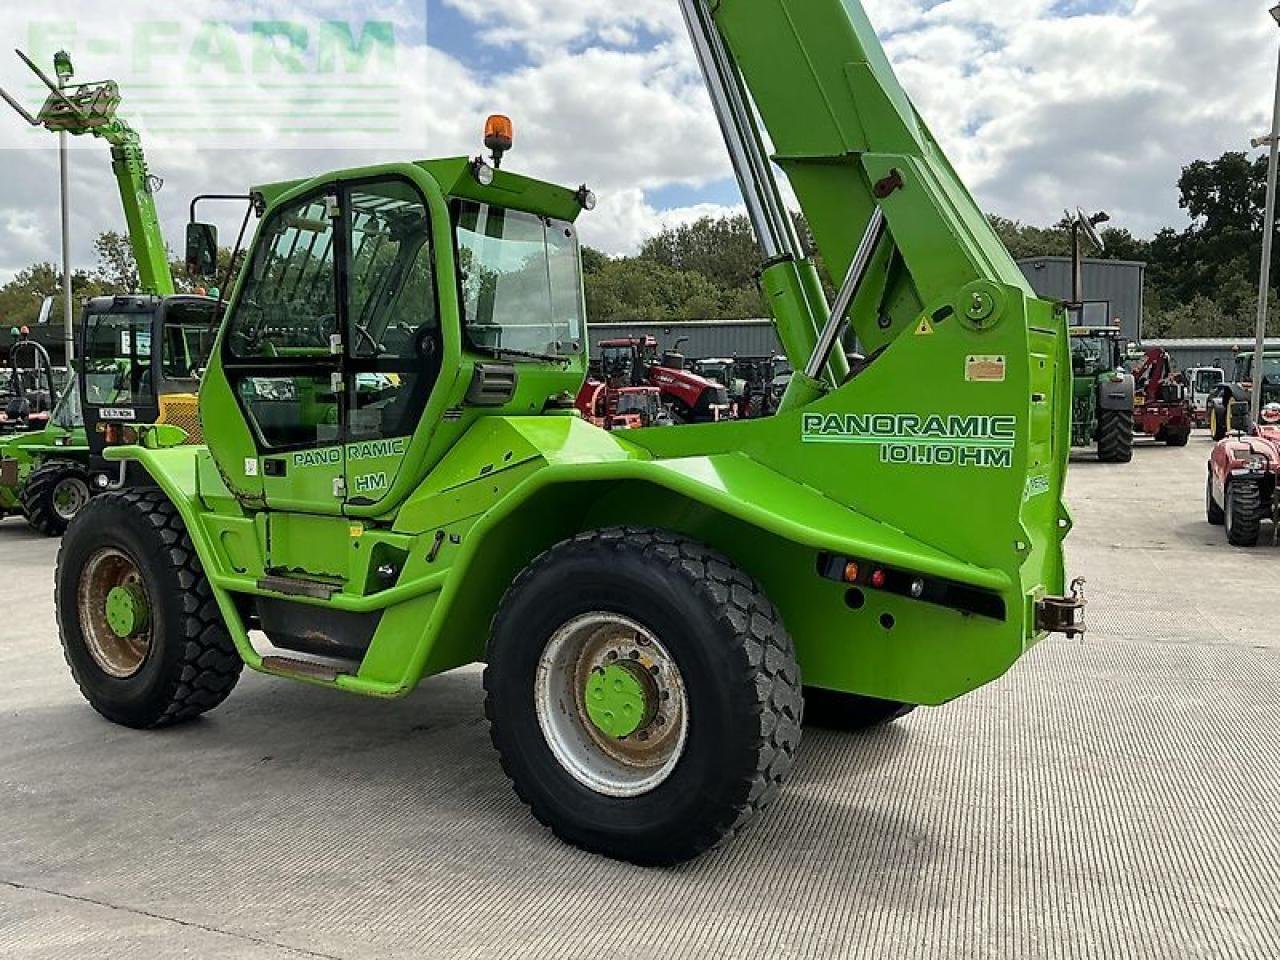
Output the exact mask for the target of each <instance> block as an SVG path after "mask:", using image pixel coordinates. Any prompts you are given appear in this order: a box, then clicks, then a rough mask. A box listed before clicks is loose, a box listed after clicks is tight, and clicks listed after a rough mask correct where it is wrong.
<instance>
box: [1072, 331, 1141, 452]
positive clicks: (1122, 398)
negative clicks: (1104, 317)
mask: <svg viewBox="0 0 1280 960" xmlns="http://www.w3.org/2000/svg"><path fill="white" fill-rule="evenodd" d="M1124 350H1125V343H1124V340H1123V338H1122V337H1121V334H1120V330H1119V328H1118V327H1072V328H1071V372H1072V389H1071V445H1072V446H1073V447H1089V446H1093V445H1094V444H1095V443H1096V444H1097V446H1098V459H1099V460H1100V461H1101V462H1102V463H1128V462H1129V461H1130V460H1132V459H1133V433H1134V424H1133V419H1134V381H1133V374H1131V373H1130V372H1129V370H1128V367H1127V366H1126V364H1125V353H1124Z"/></svg>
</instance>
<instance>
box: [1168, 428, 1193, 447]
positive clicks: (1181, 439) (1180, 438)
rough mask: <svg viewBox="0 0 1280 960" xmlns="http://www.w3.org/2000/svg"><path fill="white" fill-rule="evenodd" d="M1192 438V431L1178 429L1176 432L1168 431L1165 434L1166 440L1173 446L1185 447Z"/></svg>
mask: <svg viewBox="0 0 1280 960" xmlns="http://www.w3.org/2000/svg"><path fill="white" fill-rule="evenodd" d="M1190 439H1191V431H1190V430H1186V431H1181V430H1180V431H1178V432H1176V433H1168V434H1166V435H1165V438H1164V442H1165V443H1167V444H1168V445H1169V446H1171V447H1185V446H1186V445H1187V442H1188V441H1189V440H1190Z"/></svg>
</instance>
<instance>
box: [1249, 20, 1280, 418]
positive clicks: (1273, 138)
mask: <svg viewBox="0 0 1280 960" xmlns="http://www.w3.org/2000/svg"><path fill="white" fill-rule="evenodd" d="M1271 17H1272V19H1273V20H1275V22H1276V24H1277V25H1280V3H1278V4H1276V5H1275V6H1274V7H1272V8H1271ZM1263 144H1267V145H1269V146H1270V148H1271V160H1270V162H1269V164H1268V166H1267V206H1266V211H1265V213H1264V214H1263V218H1262V269H1261V270H1260V271H1259V276H1258V328H1257V330H1256V331H1255V333H1256V336H1255V342H1254V349H1253V396H1252V397H1251V398H1250V403H1249V416H1250V418H1251V421H1252V422H1253V423H1257V422H1258V421H1259V417H1260V414H1261V413H1262V377H1263V373H1264V370H1265V364H1264V363H1263V356H1262V355H1263V352H1264V351H1265V350H1266V346H1267V306H1268V305H1267V300H1268V299H1269V297H1270V294H1271V247H1272V242H1273V241H1274V239H1275V232H1276V177H1277V173H1278V171H1280V64H1278V65H1277V66H1276V99H1275V107H1274V108H1273V110H1272V113H1271V132H1270V133H1269V134H1268V135H1267V136H1265V137H1262V138H1260V139H1257V140H1254V141H1253V145H1254V146H1255V147H1260V146H1262V145H1263Z"/></svg>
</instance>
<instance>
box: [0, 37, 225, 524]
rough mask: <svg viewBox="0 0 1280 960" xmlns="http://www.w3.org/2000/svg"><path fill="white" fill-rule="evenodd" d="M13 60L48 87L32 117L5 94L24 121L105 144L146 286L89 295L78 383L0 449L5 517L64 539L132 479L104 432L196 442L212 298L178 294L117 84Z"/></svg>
mask: <svg viewBox="0 0 1280 960" xmlns="http://www.w3.org/2000/svg"><path fill="white" fill-rule="evenodd" d="M18 56H19V57H20V58H21V59H22V61H23V62H24V63H25V64H26V65H27V66H28V67H30V68H31V70H32V71H33V72H34V73H35V74H36V76H38V77H39V78H40V79H41V80H42V81H43V82H44V84H45V85H46V86H47V87H48V88H49V95H48V97H47V99H46V100H45V103H44V105H43V107H42V108H41V110H40V112H39V113H38V114H37V115H36V116H32V115H31V114H30V113H28V112H27V110H26V109H25V108H24V107H23V106H22V105H21V104H20V103H19V102H18V101H17V100H16V99H15V98H14V97H12V96H11V95H10V94H9V93H8V92H7V91H5V90H3V89H0V96H2V97H3V98H4V99H5V100H6V101H7V102H8V103H9V105H10V106H12V107H13V109H14V110H16V111H17V112H18V113H19V114H20V115H21V116H22V117H23V119H25V120H26V121H27V122H28V123H30V124H31V125H32V126H39V127H44V128H45V129H47V130H49V131H51V132H54V133H69V134H72V135H75V136H80V135H84V134H89V135H92V136H94V137H97V138H99V139H101V140H104V141H106V142H107V143H108V144H109V145H110V147H111V167H112V171H113V172H114V173H115V177H116V186H117V188H118V190H119V193H120V200H121V205H122V207H123V209H124V214H125V221H126V223H127V225H128V231H129V241H130V247H131V249H132V251H133V255H134V259H135V261H136V262H137V265H138V278H139V286H140V287H141V291H142V292H141V293H137V294H130V295H126V296H115V297H95V298H92V299H90V300H88V301H86V302H85V303H84V304H83V305H82V308H81V315H80V321H79V324H78V326H77V328H76V332H75V337H76V353H77V356H78V357H79V358H80V362H79V365H78V367H77V370H76V376H75V378H74V379H73V383H74V387H73V388H72V389H69V390H68V391H67V395H66V396H64V398H63V399H62V401H60V403H59V406H58V409H57V410H55V412H54V414H53V416H52V417H51V419H50V423H49V424H48V426H46V427H45V428H44V429H43V430H40V431H38V432H36V433H34V434H32V435H27V436H20V437H15V438H13V439H10V440H8V441H6V442H4V443H2V444H0V514H3V513H17V512H21V513H22V514H23V515H24V516H25V517H26V518H27V522H28V523H29V524H30V525H31V526H32V527H33V528H34V529H36V530H38V531H40V532H41V533H44V534H46V535H49V536H60V535H61V534H62V533H63V531H64V530H65V529H66V526H67V524H68V522H70V520H71V519H72V518H73V517H74V516H75V515H76V514H77V513H78V512H79V511H80V510H81V509H83V507H84V505H85V504H86V503H87V502H88V500H89V498H90V496H92V495H93V493H95V492H97V491H99V490H103V489H110V488H112V487H119V486H121V485H122V484H123V483H125V482H126V481H127V479H128V477H127V474H126V471H125V470H124V465H122V464H119V463H117V464H113V465H108V464H107V463H106V462H105V461H104V460H103V459H102V453H103V451H104V450H105V448H106V444H107V441H108V438H109V434H110V432H111V429H114V430H115V431H117V432H122V431H124V430H125V429H126V428H128V427H129V425H130V424H132V423H135V422H143V423H167V424H173V425H176V426H178V427H181V428H182V429H183V430H184V431H185V432H186V433H187V436H188V439H190V440H192V441H196V442H198V441H199V439H200V426H199V419H198V415H197V412H196V390H197V388H198V384H199V375H200V373H201V372H202V371H203V368H204V365H205V363H206V362H207V359H208V356H209V351H210V349H211V348H212V345H213V334H214V331H215V330H216V326H217V313H216V312H217V309H218V301H217V300H216V299H213V298H210V297H205V296H195V295H179V294H175V292H174V290H175V286H174V280H173V274H172V272H171V269H170V265H169V255H168V246H167V244H166V243H165V239H164V233H163V231H162V229H161V227H160V218H159V216H158V214H157V212H156V205H155V192H156V190H157V189H158V187H159V180H158V179H157V178H155V177H153V176H152V175H151V173H150V172H149V170H148V167H147V162H146V157H145V155H144V153H143V150H142V142H141V140H140V138H139V137H138V134H137V133H136V132H135V131H134V130H133V128H132V127H130V126H129V124H128V123H126V122H125V121H124V120H123V119H122V118H120V117H119V116H117V111H118V109H119V106H120V99H121V98H120V91H119V87H118V86H117V84H116V83H115V82H114V81H110V80H108V81H98V82H93V83H84V84H78V85H75V86H72V87H65V88H63V87H59V86H58V85H57V84H55V83H54V82H53V81H52V80H50V79H49V78H48V77H47V76H45V74H44V73H43V72H42V71H41V70H40V69H39V67H37V66H36V65H35V64H34V63H33V62H32V61H31V59H30V58H28V57H27V56H26V55H25V54H23V53H22V52H21V51H18ZM199 199H201V198H197V200H199ZM192 208H193V210H194V208H195V204H193V205H192ZM246 222H247V216H246ZM215 255H216V251H215ZM153 345H156V346H157V349H155V350H153ZM45 361H46V363H47V361H48V357H47V356H46V357H45ZM16 375H17V373H16V370H15V373H14V376H15V377H16ZM109 428H110V429H109Z"/></svg>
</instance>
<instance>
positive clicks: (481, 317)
mask: <svg viewBox="0 0 1280 960" xmlns="http://www.w3.org/2000/svg"><path fill="white" fill-rule="evenodd" d="M454 210H455V218H456V220H455V226H456V228H457V236H458V271H459V274H460V276H461V282H462V315H463V316H462V319H463V329H464V330H465V331H466V333H467V338H468V340H469V341H470V343H471V344H472V346H475V347H479V348H481V349H485V350H490V351H493V352H495V353H501V352H503V351H510V352H513V353H516V354H519V353H532V354H538V355H550V356H556V357H559V356H566V355H570V354H576V353H579V352H580V351H581V349H582V336H583V329H584V326H585V312H586V310H585V304H584V299H583V294H582V272H581V269H580V267H579V259H578V234H577V231H576V230H575V229H574V227H573V224H571V223H568V222H566V221H564V220H553V219H551V218H549V217H540V216H536V215H534V214H531V213H524V212H521V211H519V210H507V209H504V208H502V207H494V206H490V205H489V204H484V203H475V202H473V201H470V200H464V201H460V202H458V203H457V204H456V205H455V207H454Z"/></svg>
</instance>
